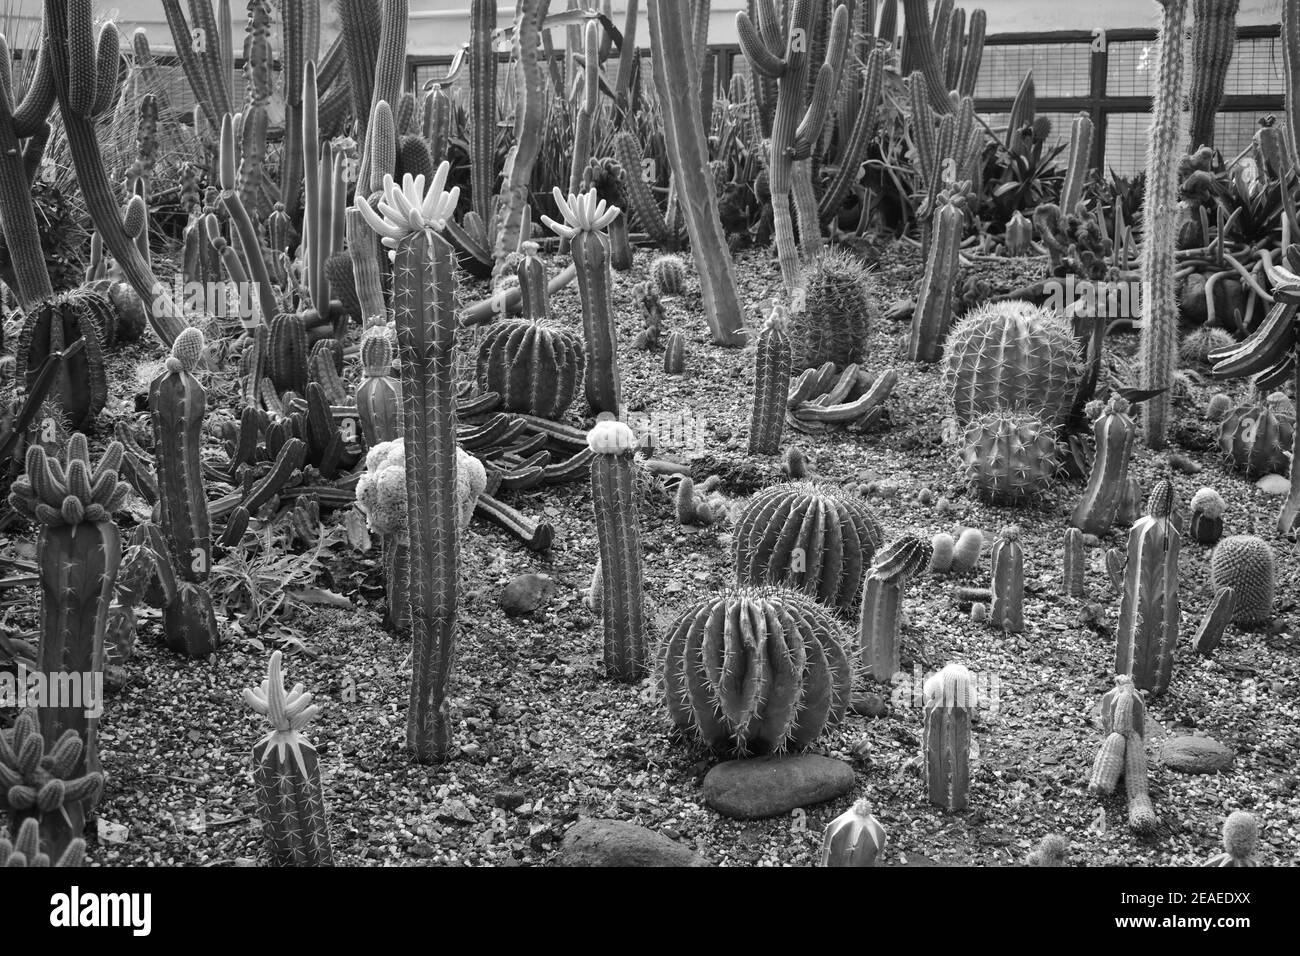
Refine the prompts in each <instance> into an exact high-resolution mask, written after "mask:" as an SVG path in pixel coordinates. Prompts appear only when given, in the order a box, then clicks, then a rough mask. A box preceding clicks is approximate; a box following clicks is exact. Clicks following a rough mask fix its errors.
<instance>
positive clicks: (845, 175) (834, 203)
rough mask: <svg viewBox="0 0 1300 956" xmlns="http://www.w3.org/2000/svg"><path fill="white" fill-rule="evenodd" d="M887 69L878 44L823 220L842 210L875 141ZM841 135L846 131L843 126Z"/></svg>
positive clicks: (821, 205)
mask: <svg viewBox="0 0 1300 956" xmlns="http://www.w3.org/2000/svg"><path fill="white" fill-rule="evenodd" d="M865 5H866V4H865V3H861V4H859V6H860V7H862V6H865ZM884 73H885V51H884V50H883V49H881V48H879V47H877V48H875V49H873V50H872V51H871V52H870V53H869V54H868V55H867V62H866V66H865V67H864V68H863V69H862V92H861V94H860V96H859V98H858V108H857V115H856V116H854V118H853V126H852V128H851V130H850V132H849V134H848V142H847V143H846V144H845V145H844V146H843V148H842V151H841V156H840V157H839V168H838V169H837V170H836V171H835V174H834V176H833V177H832V178H831V181H830V183H828V184H827V186H826V189H825V191H824V192H823V193H822V198H821V201H820V202H819V204H818V207H817V208H818V212H819V213H820V215H821V219H822V222H829V221H830V220H831V219H832V218H834V216H835V215H836V214H837V213H838V212H839V211H840V206H841V205H842V204H843V202H844V197H845V196H846V195H847V194H848V191H849V189H850V187H852V185H853V184H854V182H856V181H857V176H858V173H859V171H860V169H861V167H862V161H863V160H864V159H865V158H866V154H867V147H868V146H870V145H871V139H872V136H873V135H874V134H875V130H876V116H877V110H878V109H879V107H880V90H881V86H882V84H883V82H884ZM840 135H841V136H842V135H844V132H843V129H841V132H840Z"/></svg>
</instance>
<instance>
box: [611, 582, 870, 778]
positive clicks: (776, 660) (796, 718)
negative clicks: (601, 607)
mask: <svg viewBox="0 0 1300 956" xmlns="http://www.w3.org/2000/svg"><path fill="white" fill-rule="evenodd" d="M605 596H606V599H608V597H609V595H608V592H607V593H606V595H605ZM846 644H847V642H846V640H845V636H844V633H843V631H842V630H841V629H840V627H839V625H838V624H837V623H836V621H835V618H834V617H833V616H832V615H831V614H830V612H828V611H827V610H826V608H824V607H822V606H821V605H820V604H818V603H817V602H815V601H811V600H809V599H808V598H807V597H805V596H804V595H802V594H800V593H798V592H796V591H789V590H785V589H783V588H740V589H738V590H735V591H729V592H725V593H723V594H719V595H717V596H715V597H710V598H705V599H704V600H702V601H699V602H696V603H693V604H691V605H690V606H689V607H687V608H686V609H685V610H683V611H682V613H681V614H680V615H679V616H678V618H677V620H676V621H675V622H674V623H673V624H672V626H671V627H670V628H669V629H668V636H667V638H666V640H665V641H664V643H663V645H662V649H661V652H660V653H661V658H660V664H661V670H662V680H663V692H664V701H665V703H666V704H667V707H668V714H669V716H670V717H671V718H672V721H673V724H674V725H675V726H676V727H678V728H680V729H683V730H686V729H693V730H695V731H696V732H698V733H699V735H700V736H701V738H703V740H704V742H705V743H706V744H707V745H708V746H710V747H712V748H714V749H715V750H722V751H731V752H737V753H770V752H780V751H785V750H803V749H804V748H806V747H808V746H810V745H811V744H812V743H813V742H814V741H816V740H817V738H818V737H820V736H821V734H822V731H824V730H825V729H826V728H827V727H828V726H831V725H833V724H835V723H836V722H838V721H839V720H840V719H841V718H842V717H843V716H844V712H845V709H846V708H847V706H848V701H849V693H850V689H851V684H852V677H851V665H850V663H849V658H848V654H847V652H846V650H845V647H846Z"/></svg>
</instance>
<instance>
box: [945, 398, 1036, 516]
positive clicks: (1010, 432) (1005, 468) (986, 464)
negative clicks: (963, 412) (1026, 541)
mask: <svg viewBox="0 0 1300 956" xmlns="http://www.w3.org/2000/svg"><path fill="white" fill-rule="evenodd" d="M959 454H960V459H961V464H962V466H963V468H964V470H965V473H966V478H967V480H968V481H969V482H970V484H971V487H972V488H973V489H974V491H975V492H976V493H978V494H979V495H980V496H981V497H982V498H984V499H986V500H987V501H990V502H992V503H994V504H1019V503H1021V502H1024V501H1027V500H1029V499H1032V498H1036V497H1038V496H1040V495H1042V494H1043V493H1044V492H1045V491H1046V490H1047V489H1048V488H1049V487H1051V485H1052V482H1053V481H1054V480H1055V479H1056V473H1057V471H1059V470H1060V467H1061V458H1060V452H1059V450H1058V448H1057V439H1056V429H1055V428H1054V427H1053V426H1051V425H1048V424H1045V423H1044V422H1043V421H1042V420H1041V419H1040V418H1038V417H1037V416H1036V415H1033V414H1031V413H1029V412H1004V411H994V412H987V413H985V414H983V415H980V416H978V417H977V418H975V419H974V420H973V421H971V423H970V424H969V425H967V426H966V430H965V434H964V436H963V440H962V448H961V450H960V453H959Z"/></svg>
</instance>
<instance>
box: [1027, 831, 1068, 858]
mask: <svg viewBox="0 0 1300 956" xmlns="http://www.w3.org/2000/svg"><path fill="white" fill-rule="evenodd" d="M1069 865H1070V844H1069V843H1068V842H1067V841H1066V839H1065V837H1063V836H1061V835H1060V834H1059V833H1049V834H1048V835H1047V836H1045V837H1043V839H1042V840H1040V841H1039V843H1038V848H1037V849H1035V850H1032V851H1030V853H1029V855H1028V856H1026V857H1025V866H1069Z"/></svg>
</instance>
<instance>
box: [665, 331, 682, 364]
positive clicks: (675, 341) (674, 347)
mask: <svg viewBox="0 0 1300 956" xmlns="http://www.w3.org/2000/svg"><path fill="white" fill-rule="evenodd" d="M685 373H686V337H685V336H683V335H682V333H681V332H680V331H679V330H674V331H673V332H672V333H670V334H669V336H668V341H667V342H665V343H664V374H665V375H684V374H685Z"/></svg>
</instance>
